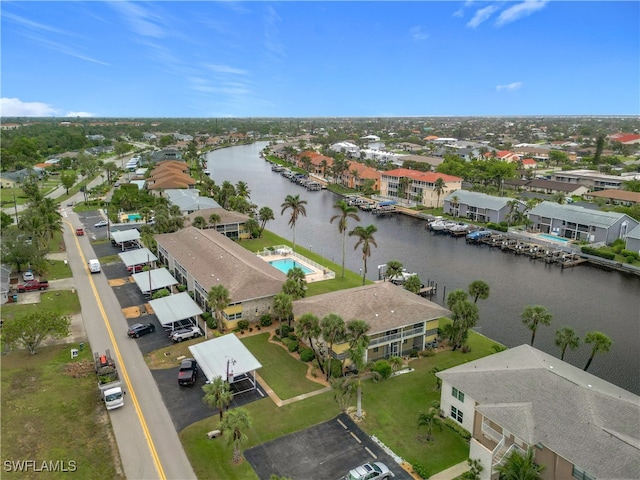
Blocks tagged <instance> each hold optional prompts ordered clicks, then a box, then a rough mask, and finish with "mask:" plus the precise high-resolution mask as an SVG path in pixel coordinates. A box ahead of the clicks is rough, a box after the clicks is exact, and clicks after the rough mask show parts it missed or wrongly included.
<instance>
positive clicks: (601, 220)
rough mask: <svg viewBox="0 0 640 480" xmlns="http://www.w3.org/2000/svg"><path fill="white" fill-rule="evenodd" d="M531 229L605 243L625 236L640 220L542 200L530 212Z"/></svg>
mask: <svg viewBox="0 0 640 480" xmlns="http://www.w3.org/2000/svg"><path fill="white" fill-rule="evenodd" d="M528 217H529V220H530V221H531V227H532V228H533V230H534V231H537V232H540V233H547V234H551V235H557V236H558V237H564V238H568V239H570V240H578V241H587V242H589V243H596V242H602V243H605V244H607V245H610V244H611V243H613V242H614V241H615V240H616V239H618V238H622V239H624V238H625V237H626V236H627V233H629V232H631V230H633V229H634V228H635V227H637V226H638V224H639V222H638V221H637V220H634V219H633V218H631V217H630V216H629V215H625V214H623V213H617V212H601V211H599V210H592V209H588V208H584V207H579V206H576V205H560V204H559V203H554V202H542V203H540V204H539V205H536V206H535V207H534V208H533V209H532V210H531V211H530V212H529V213H528Z"/></svg>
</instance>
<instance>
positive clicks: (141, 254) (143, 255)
mask: <svg viewBox="0 0 640 480" xmlns="http://www.w3.org/2000/svg"><path fill="white" fill-rule="evenodd" d="M118 255H119V256H120V259H121V260H122V262H123V263H124V264H125V265H126V266H127V267H134V266H136V265H144V264H147V263H151V262H155V261H156V260H158V257H156V256H155V255H154V254H153V252H152V251H151V250H149V249H148V248H139V249H137V250H129V251H128V252H121V253H119V254H118Z"/></svg>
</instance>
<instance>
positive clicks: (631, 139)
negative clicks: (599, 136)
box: [607, 132, 640, 145]
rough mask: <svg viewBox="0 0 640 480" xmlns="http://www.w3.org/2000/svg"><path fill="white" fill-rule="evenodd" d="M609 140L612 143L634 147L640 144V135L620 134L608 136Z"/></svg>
mask: <svg viewBox="0 0 640 480" xmlns="http://www.w3.org/2000/svg"><path fill="white" fill-rule="evenodd" d="M607 138H608V139H609V140H610V141H612V142H619V143H621V144H623V145H634V144H638V143H640V135H637V134H634V133H624V132H618V133H613V134H611V135H607Z"/></svg>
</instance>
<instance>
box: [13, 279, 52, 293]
mask: <svg viewBox="0 0 640 480" xmlns="http://www.w3.org/2000/svg"><path fill="white" fill-rule="evenodd" d="M47 288H49V282H47V281H46V280H31V281H29V282H24V283H23V284H22V285H18V293H23V292H32V291H34V290H46V289H47Z"/></svg>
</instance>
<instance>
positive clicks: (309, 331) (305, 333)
mask: <svg viewBox="0 0 640 480" xmlns="http://www.w3.org/2000/svg"><path fill="white" fill-rule="evenodd" d="M295 331H296V335H297V336H298V337H299V338H301V339H302V340H308V341H309V346H310V347H311V350H313V353H314V354H315V356H316V360H317V361H318V367H320V371H321V372H322V374H323V375H324V367H323V366H322V362H321V361H320V357H319V355H318V352H316V348H315V346H314V345H313V339H314V338H318V337H319V336H320V320H319V319H318V317H316V316H315V315H314V314H312V313H305V314H303V315H302V316H301V317H300V318H299V319H298V323H297V324H296V328H295Z"/></svg>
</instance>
